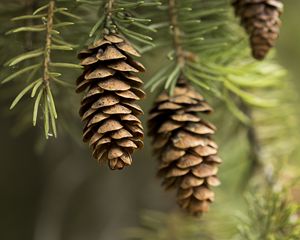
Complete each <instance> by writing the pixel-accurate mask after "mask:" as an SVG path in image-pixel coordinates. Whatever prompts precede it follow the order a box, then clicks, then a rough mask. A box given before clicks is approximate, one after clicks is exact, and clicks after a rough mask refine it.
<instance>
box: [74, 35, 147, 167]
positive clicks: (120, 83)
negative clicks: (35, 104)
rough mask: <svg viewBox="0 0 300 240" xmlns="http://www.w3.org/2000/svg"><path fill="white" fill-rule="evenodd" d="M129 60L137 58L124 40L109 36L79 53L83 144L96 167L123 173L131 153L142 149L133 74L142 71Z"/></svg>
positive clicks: (138, 82) (137, 82)
mask: <svg viewBox="0 0 300 240" xmlns="http://www.w3.org/2000/svg"><path fill="white" fill-rule="evenodd" d="M130 55H132V56H140V54H139V53H138V52H137V51H136V50H135V49H134V48H133V47H132V45H131V44H130V43H129V42H127V41H126V40H125V39H124V38H123V37H121V36H119V35H116V34H110V35H105V36H104V37H103V38H102V39H100V40H98V41H96V42H95V43H94V44H92V45H91V46H89V47H88V48H87V49H84V50H82V51H81V52H80V53H79V55H78V57H79V59H81V65H82V66H84V72H83V74H82V75H81V76H80V77H79V78H78V80H77V92H82V91H85V92H86V93H85V95H84V97H83V99H82V101H81V108H80V116H81V118H82V121H84V122H85V125H84V131H83V132H84V133H83V141H84V142H88V143H89V146H90V148H91V149H92V151H93V156H94V158H95V159H97V160H98V161H99V163H102V162H107V163H108V165H109V167H110V168H111V169H122V168H123V167H124V166H127V165H130V164H131V163H132V156H131V155H132V153H133V152H134V150H135V149H138V148H141V147H142V146H143V135H144V134H143V127H142V125H141V121H140V120H139V118H138V115H140V114H142V113H143V111H142V109H141V108H140V106H139V105H137V104H136V103H135V102H136V101H137V100H140V99H141V98H143V97H144V95H145V93H144V92H143V91H142V90H141V86H142V84H143V82H142V80H141V79H140V78H138V77H137V76H135V75H134V73H138V72H143V71H144V70H145V69H144V67H143V65H142V64H141V63H139V62H136V61H134V60H133V59H132V58H131V57H130Z"/></svg>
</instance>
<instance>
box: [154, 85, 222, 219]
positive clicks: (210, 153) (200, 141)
mask: <svg viewBox="0 0 300 240" xmlns="http://www.w3.org/2000/svg"><path fill="white" fill-rule="evenodd" d="M211 111H212V109H211V107H210V106H209V105H208V104H207V102H206V101H205V100H204V98H203V97H202V96H201V95H200V94H199V93H198V92H196V91H195V90H194V89H193V88H192V87H190V86H188V85H187V84H186V83H184V82H183V81H179V83H178V84H177V86H176V88H175V90H174V93H173V95H172V96H170V95H169V94H168V93H167V92H163V93H162V94H161V95H160V96H159V97H158V98H157V100H156V102H155V106H154V108H153V109H152V110H151V111H150V116H149V135H150V136H152V137H153V147H154V151H155V153H157V154H158V155H159V171H158V176H159V177H161V178H162V179H163V183H162V184H163V186H165V188H166V189H176V190H177V202H178V204H179V206H180V207H181V208H182V209H184V210H186V211H187V212H188V213H190V214H193V215H198V214H201V213H204V212H207V211H208V210H209V205H210V203H212V202H213V201H214V192H213V191H212V190H211V187H214V186H218V185H219V184H220V181H219V179H218V177H217V176H216V174H217V172H218V165H219V164H220V163H221V159H220V158H219V157H218V156H217V151H218V150H217V149H218V146H217V145H216V143H215V142H214V141H213V140H212V139H211V135H212V134H214V132H215V130H216V128H215V127H214V126H213V125H212V124H211V123H209V122H206V121H204V120H203V119H202V115H201V116H199V114H198V113H201V114H204V115H205V114H208V113H210V112H211Z"/></svg>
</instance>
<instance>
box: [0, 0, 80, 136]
mask: <svg viewBox="0 0 300 240" xmlns="http://www.w3.org/2000/svg"><path fill="white" fill-rule="evenodd" d="M58 16H60V18H59V17H58ZM65 18H68V19H70V18H72V19H74V16H73V14H69V13H68V12H67V9H66V8H64V7H57V6H56V1H55V0H49V2H48V3H47V4H46V5H43V6H41V7H39V8H38V9H36V10H35V11H33V13H32V14H27V15H23V16H19V17H15V18H13V19H12V21H14V22H20V21H24V22H25V23H30V24H31V25H25V26H21V27H17V28H15V29H12V30H10V31H9V32H7V34H15V33H23V32H24V33H25V34H26V35H25V37H26V36H27V35H28V34H32V33H33V32H36V34H37V33H39V32H42V33H44V34H45V35H44V36H43V40H44V41H43V42H44V43H43V44H42V46H40V44H39V43H38V42H33V44H34V45H37V44H39V46H38V47H37V46H34V47H36V49H33V50H31V49H30V50H29V51H27V52H25V53H22V54H20V55H18V56H16V57H13V58H12V59H10V60H9V61H7V63H6V66H8V67H15V66H18V67H19V66H21V68H20V70H18V71H16V72H13V73H11V74H9V75H8V76H7V77H6V78H4V79H3V81H2V83H7V82H10V81H12V80H15V79H17V78H21V77H22V78H23V79H24V78H25V81H24V82H25V83H26V86H25V88H24V89H23V90H22V91H20V93H19V94H18V95H17V97H16V98H15V99H14V101H13V102H12V104H11V106H10V109H13V108H14V107H15V106H16V105H17V104H18V103H19V102H20V101H21V100H22V98H23V97H24V96H25V95H26V94H28V95H30V97H31V98H33V99H34V107H33V111H32V124H33V126H36V125H37V122H38V120H39V118H40V119H43V120H44V130H45V131H44V132H45V137H46V138H47V139H48V138H49V136H53V135H54V136H55V137H56V136H57V130H56V119H57V117H58V114H57V110H56V105H55V98H54V96H53V93H52V88H50V84H49V83H50V81H51V80H53V83H54V82H55V83H59V84H61V80H59V79H58V77H59V76H61V75H62V74H61V73H60V72H57V71H56V68H79V67H80V66H79V65H77V64H72V63H65V62H52V59H51V57H52V56H53V55H54V54H55V53H54V51H52V50H55V51H71V50H73V47H74V45H72V44H70V43H67V42H66V41H64V39H63V38H62V37H61V36H60V32H59V31H58V30H57V29H58V28H61V27H66V26H69V25H73V24H74V22H70V21H66V20H64V19H65ZM37 22H40V23H42V24H37V25H35V24H36V23H37ZM25 44H26V43H25ZM12 70H14V68H12ZM24 76H25V77H24ZM20 82H21V83H22V81H20ZM61 85H66V84H61ZM30 92H31V93H30ZM40 109H42V111H39V110H40ZM41 112H42V113H41Z"/></svg>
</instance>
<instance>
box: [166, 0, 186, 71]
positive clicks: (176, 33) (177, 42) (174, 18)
mask: <svg viewBox="0 0 300 240" xmlns="http://www.w3.org/2000/svg"><path fill="white" fill-rule="evenodd" d="M169 18H170V22H171V26H172V29H173V44H174V47H175V54H176V59H177V63H178V65H179V66H180V68H181V69H182V68H183V67H184V65H185V57H184V50H183V48H182V43H181V39H180V35H181V31H180V28H179V25H178V15H177V9H176V0H169Z"/></svg>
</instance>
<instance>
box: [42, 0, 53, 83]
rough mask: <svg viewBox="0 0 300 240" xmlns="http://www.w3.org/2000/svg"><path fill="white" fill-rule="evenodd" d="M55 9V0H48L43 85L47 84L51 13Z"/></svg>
mask: <svg viewBox="0 0 300 240" xmlns="http://www.w3.org/2000/svg"><path fill="white" fill-rule="evenodd" d="M54 9H55V0H50V2H49V7H48V17H47V26H46V44H45V54H44V76H43V81H44V84H45V86H47V85H49V80H50V76H49V65H50V62H51V59H50V54H51V43H52V33H51V32H52V30H53V15H54Z"/></svg>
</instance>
